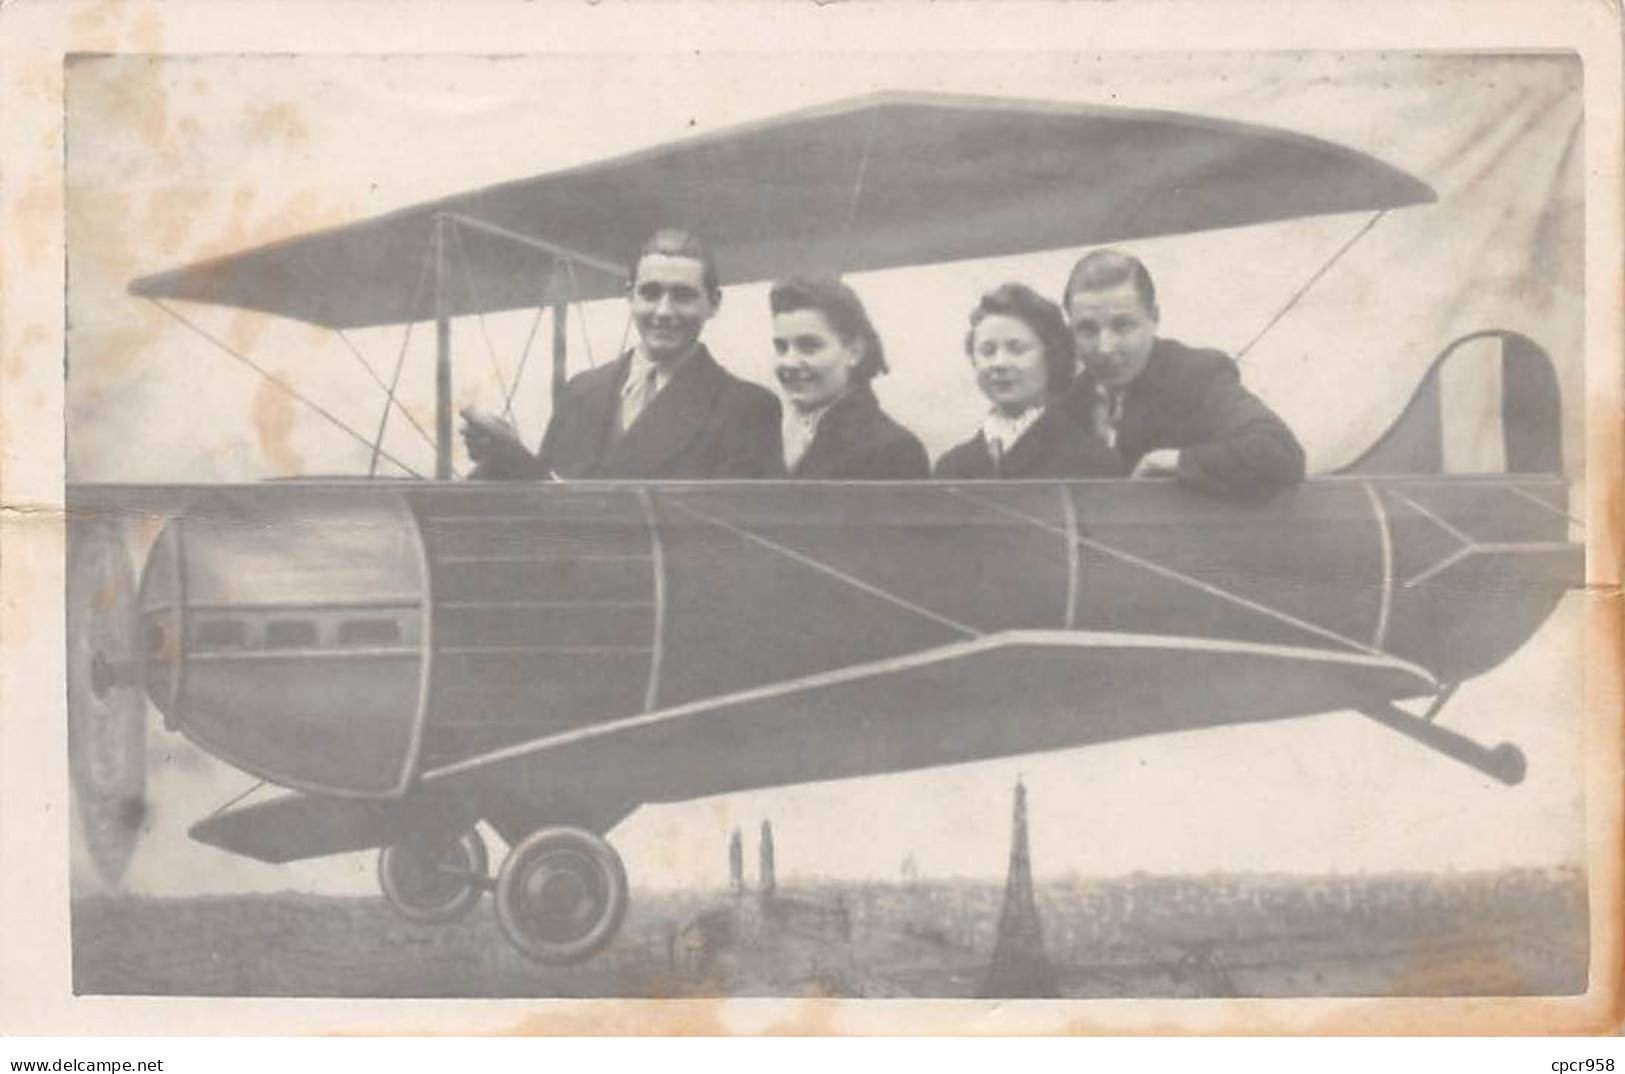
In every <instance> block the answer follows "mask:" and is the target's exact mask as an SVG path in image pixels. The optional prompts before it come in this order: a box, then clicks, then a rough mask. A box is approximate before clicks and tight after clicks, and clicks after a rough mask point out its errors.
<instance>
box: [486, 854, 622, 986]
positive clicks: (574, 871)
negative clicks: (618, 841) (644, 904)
mask: <svg viewBox="0 0 1625 1074" xmlns="http://www.w3.org/2000/svg"><path fill="white" fill-rule="evenodd" d="M628 901H629V895H628V890H627V883H626V868H625V867H624V866H623V865H622V864H621V856H620V855H619V854H617V853H615V848H614V847H612V846H610V845H609V844H608V843H607V842H605V841H604V839H603V838H602V837H601V836H599V835H596V834H594V833H592V832H589V831H586V830H584V829H581V828H543V829H542V830H541V831H538V832H535V833H533V834H532V835H531V836H529V837H528V838H526V839H525V840H524V841H522V842H521V843H519V845H517V846H515V847H514V848H513V850H512V851H511V852H509V854H508V858H507V860H506V861H504V862H503V863H502V872H501V873H500V875H499V876H498V877H497V893H496V902H497V922H498V924H500V925H501V926H502V932H503V934H504V935H505V936H507V937H508V942H510V943H512V944H513V945H514V946H515V947H517V948H518V949H519V950H520V951H521V952H522V953H524V954H525V955H528V956H529V957H531V958H534V959H536V960H538V961H540V962H546V963H550V964H553V965H561V964H567V963H571V962H580V961H582V960H584V959H587V958H590V957H591V956H592V955H593V954H595V953H597V952H598V951H599V950H600V949H601V948H602V947H603V946H604V945H605V944H607V943H609V941H610V940H612V939H614V938H615V933H616V931H617V930H619V929H620V927H621V919H622V918H623V917H625V915H626V907H627V903H628Z"/></svg>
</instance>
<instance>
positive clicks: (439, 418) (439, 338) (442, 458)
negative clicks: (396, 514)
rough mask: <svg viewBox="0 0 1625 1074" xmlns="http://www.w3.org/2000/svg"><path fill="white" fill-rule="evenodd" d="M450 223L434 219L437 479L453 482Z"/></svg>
mask: <svg viewBox="0 0 1625 1074" xmlns="http://www.w3.org/2000/svg"><path fill="white" fill-rule="evenodd" d="M450 226H451V219H450V218H449V217H448V216H446V215H445V214H444V213H441V214H438V215H436V216H435V218H434V476H435V480H436V481H450V480H451V314H450V313H449V311H448V310H447V299H448V298H449V296H448V295H447V294H446V229H447V228H448V227H450Z"/></svg>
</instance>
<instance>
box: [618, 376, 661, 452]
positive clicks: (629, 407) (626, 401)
mask: <svg viewBox="0 0 1625 1074" xmlns="http://www.w3.org/2000/svg"><path fill="white" fill-rule="evenodd" d="M659 374H660V370H659V369H658V368H657V367H654V366H651V367H650V368H649V370H648V372H646V373H645V374H644V375H643V376H641V377H632V378H630V379H628V380H627V382H626V387H625V388H623V389H621V435H622V436H625V435H626V431H627V430H628V429H630V428H632V425H633V423H635V422H636V421H637V420H638V415H639V414H642V413H643V408H644V407H646V406H648V405H649V401H650V400H652V399H653V398H654V397H655V381H656V378H657V377H658V376H659Z"/></svg>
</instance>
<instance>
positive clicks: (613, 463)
mask: <svg viewBox="0 0 1625 1074" xmlns="http://www.w3.org/2000/svg"><path fill="white" fill-rule="evenodd" d="M721 371H722V370H721V367H720V366H718V365H717V364H716V360H715V359H714V358H712V357H711V355H710V353H709V352H708V351H706V349H705V348H704V346H701V347H700V349H699V351H698V352H697V353H695V354H694V355H692V356H691V357H690V358H689V359H688V360H687V361H685V362H684V363H683V364H682V366H681V367H680V368H679V369H678V370H677V374H676V375H675V376H674V377H672V379H671V383H669V384H667V385H666V386H665V387H664V388H662V389H661V391H660V394H659V395H657V396H655V397H654V401H653V402H651V403H650V404H649V405H648V406H647V407H645V408H644V410H643V413H642V414H640V415H639V416H638V420H637V421H636V422H635V423H633V425H632V428H630V429H628V430H627V431H626V434H625V435H624V436H622V437H621V438H620V439H619V440H617V441H616V442H615V445H614V446H613V447H612V448H611V449H610V451H609V454H608V455H607V456H606V457H605V460H604V470H605V471H606V476H631V475H636V476H639V477H655V476H660V475H663V474H665V473H668V472H669V471H670V470H671V463H672V460H673V459H675V458H676V457H677V456H678V455H680V454H682V452H683V449H684V448H686V447H687V446H688V445H689V443H690V442H692V441H693V439H694V438H695V437H696V436H698V435H699V434H700V431H701V430H702V429H703V428H705V421H706V418H707V417H708V416H709V415H710V413H711V408H712V406H714V405H715V403H716V396H717V390H718V385H717V374H719V373H721ZM624 376H625V375H624V374H623V375H622V378H623V380H624ZM616 383H617V384H619V383H621V381H617V382H616ZM618 398H619V393H618V392H617V393H616V399H617V400H618ZM610 421H611V422H613V421H614V415H613V414H611V416H610Z"/></svg>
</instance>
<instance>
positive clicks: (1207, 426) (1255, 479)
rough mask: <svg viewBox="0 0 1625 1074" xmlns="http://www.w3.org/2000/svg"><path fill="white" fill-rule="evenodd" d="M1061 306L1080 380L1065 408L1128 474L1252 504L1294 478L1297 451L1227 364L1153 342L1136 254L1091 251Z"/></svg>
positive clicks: (1149, 293)
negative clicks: (1164, 478) (1097, 435)
mask: <svg viewBox="0 0 1625 1074" xmlns="http://www.w3.org/2000/svg"><path fill="white" fill-rule="evenodd" d="M1064 305H1065V307H1066V314H1067V320H1068V321H1069V322H1070V324H1071V326H1072V335H1073V339H1074V340H1075V342H1076V344H1077V349H1078V357H1079V358H1080V359H1081V361H1082V362H1083V365H1084V370H1085V375H1084V376H1081V377H1079V378H1078V382H1077V384H1076V386H1075V387H1074V390H1073V392H1072V393H1071V397H1070V399H1069V400H1068V403H1069V409H1070V410H1071V411H1072V413H1073V416H1074V418H1075V420H1078V421H1082V422H1085V423H1089V424H1092V425H1093V426H1094V427H1096V428H1098V429H1099V430H1100V431H1101V432H1102V433H1103V434H1104V435H1105V436H1106V437H1107V439H1108V441H1109V442H1111V443H1112V445H1113V446H1114V447H1115V448H1116V449H1117V452H1118V454H1119V455H1121V456H1122V457H1123V461H1124V463H1126V464H1127V465H1128V466H1129V467H1130V468H1132V470H1133V472H1134V473H1135V475H1136V476H1140V475H1171V476H1174V477H1177V478H1178V479H1179V480H1180V481H1182V482H1184V483H1185V484H1188V485H1191V486H1193V487H1195V488H1198V489H1201V490H1203V491H1205V492H1209V493H1212V494H1214V495H1218V496H1224V497H1227V498H1231V499H1237V500H1252V501H1261V500H1265V499H1268V498H1270V497H1272V496H1274V495H1276V494H1277V493H1279V492H1281V491H1283V490H1285V489H1288V488H1291V487H1292V486H1294V485H1296V484H1298V482H1300V481H1302V480H1303V476H1304V457H1303V448H1302V447H1301V446H1299V444H1298V440H1297V438H1296V437H1295V436H1293V435H1292V431H1291V430H1290V429H1288V428H1287V427H1286V424H1285V423H1284V422H1282V421H1281V419H1280V418H1278V417H1276V415H1275V413H1274V412H1273V411H1272V410H1270V408H1269V407H1267V406H1265V405H1264V403H1263V402H1262V401H1261V400H1260V399H1259V398H1258V397H1257V396H1255V395H1253V394H1252V393H1251V392H1249V391H1248V390H1247V389H1246V388H1244V387H1242V385H1241V375H1240V373H1239V372H1238V371H1237V369H1236V363H1235V362H1233V361H1232V360H1231V359H1230V358H1229V357H1228V356H1226V355H1224V354H1222V353H1221V352H1219V351H1215V350H1198V349H1196V348H1193V347H1187V346H1185V345H1184V344H1183V343H1179V342H1176V341H1175V340H1171V339H1161V338H1158V336H1157V320H1158V310H1157V299H1156V290H1155V288H1154V286H1153V284H1152V282H1151V274H1150V273H1149V272H1147V271H1146V268H1145V266H1144V265H1143V264H1141V262H1140V261H1139V259H1138V258H1135V257H1132V256H1130V255H1128V254H1124V253H1120V252H1118V251H1116V250H1096V251H1094V252H1093V253H1090V254H1088V255H1087V256H1085V257H1084V258H1082V259H1081V260H1080V261H1078V263H1077V264H1076V265H1075V266H1074V267H1073V269H1072V274H1071V275H1070V276H1069V277H1068V278H1067V281H1066V293H1065V300H1064Z"/></svg>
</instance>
